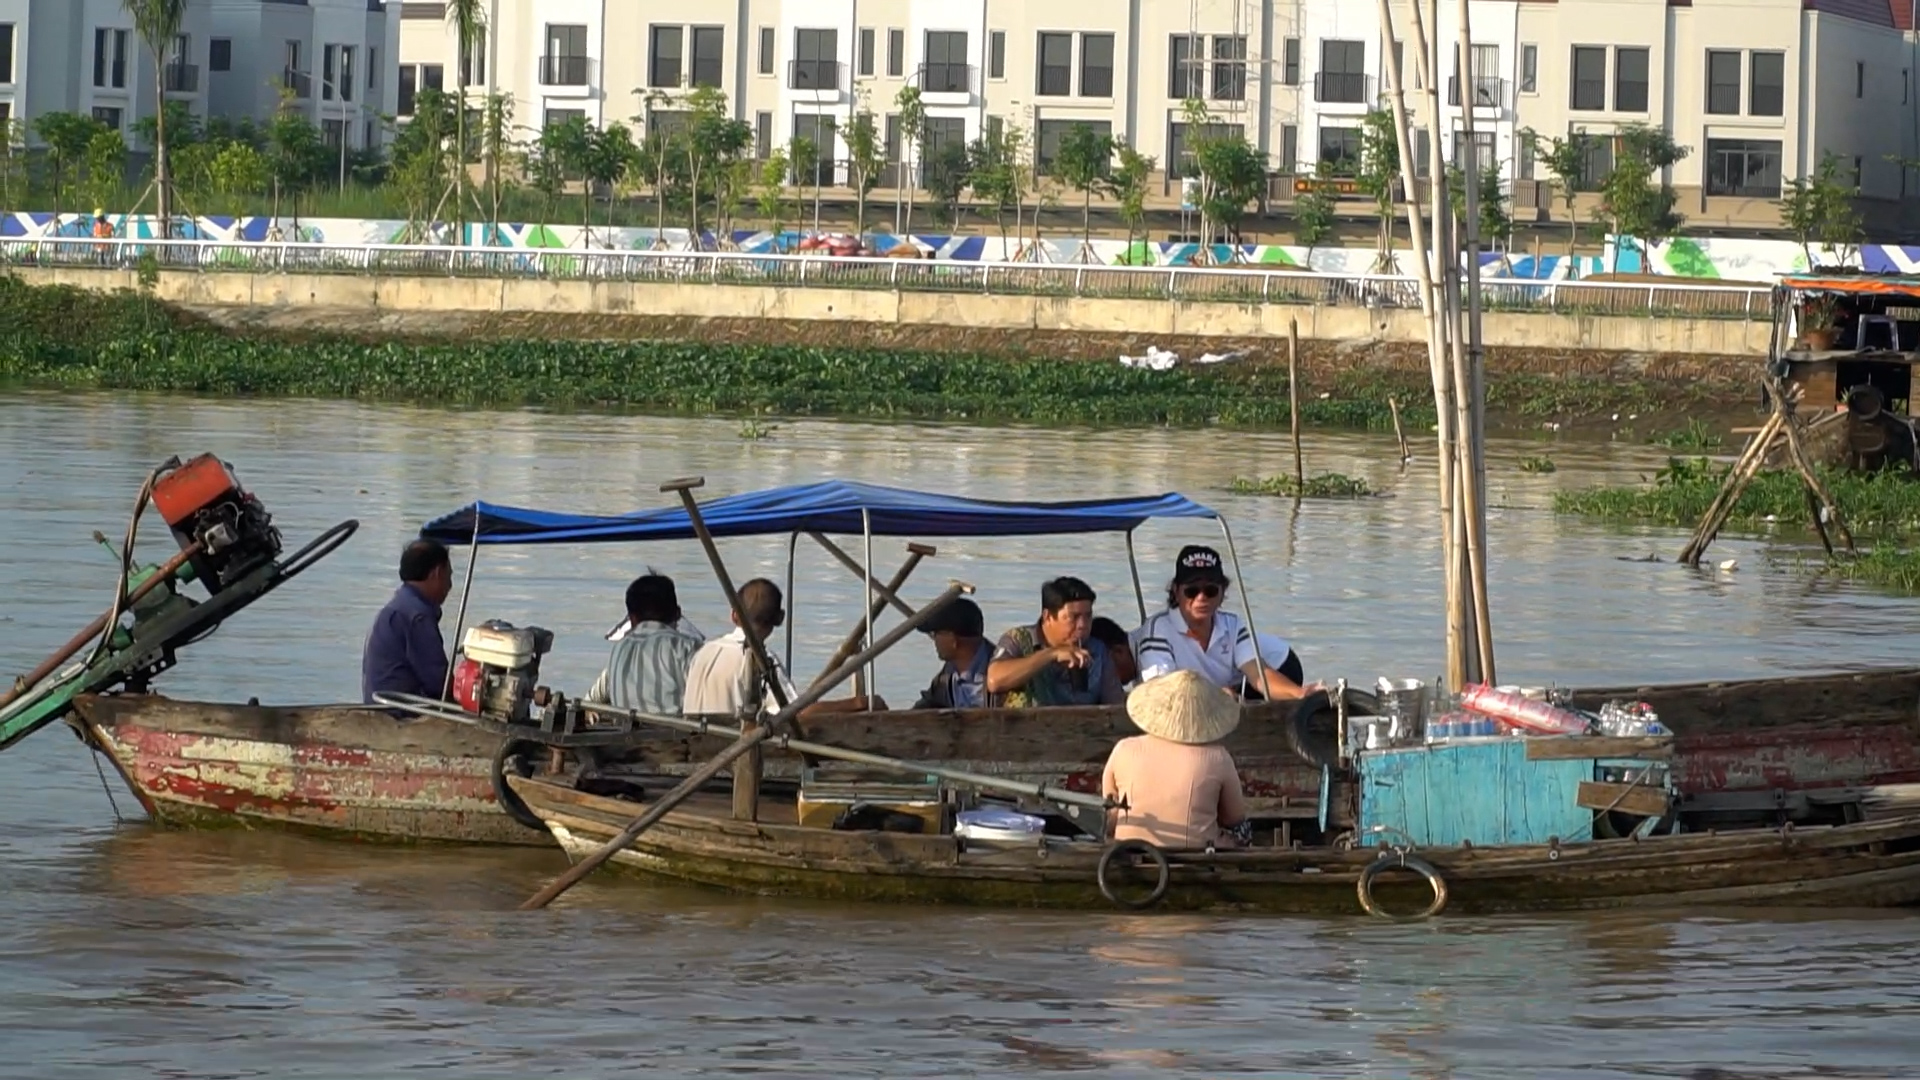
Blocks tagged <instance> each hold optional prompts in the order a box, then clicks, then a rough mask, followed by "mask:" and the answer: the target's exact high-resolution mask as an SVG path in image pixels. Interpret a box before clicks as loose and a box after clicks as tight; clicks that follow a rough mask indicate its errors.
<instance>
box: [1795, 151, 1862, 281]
mask: <svg viewBox="0 0 1920 1080" xmlns="http://www.w3.org/2000/svg"><path fill="white" fill-rule="evenodd" d="M1853 195H1854V189H1853V186H1852V185H1851V184H1848V183H1846V182H1845V181H1843V180H1841V179H1840V155H1838V154H1836V153H1834V152H1832V151H1831V150H1829V151H1827V152H1825V153H1823V154H1821V155H1820V165H1819V167H1818V168H1817V169H1815V170H1814V173H1813V175H1812V176H1803V177H1800V178H1798V179H1795V180H1789V181H1787V186H1786V191H1785V192H1784V193H1783V194H1782V195H1781V196H1780V222H1781V224H1783V225H1785V226H1786V227H1787V228H1788V229H1789V230H1791V231H1792V233H1793V238H1794V240H1795V241H1797V242H1798V243H1799V244H1800V250H1801V251H1803V252H1805V253H1806V256H1807V269H1809V270H1812V269H1815V268H1817V267H1818V266H1819V260H1817V259H1815V258H1814V254H1813V249H1814V245H1816V244H1818V245H1820V246H1821V247H1824V248H1826V249H1828V250H1829V251H1831V252H1833V253H1834V254H1835V255H1836V256H1837V257H1838V258H1839V260H1840V265H1842V266H1845V265H1847V264H1848V263H1849V262H1851V261H1852V259H1851V256H1852V255H1853V254H1854V253H1855V251H1856V250H1857V248H1858V245H1859V243H1860V240H1861V236H1862V233H1861V228H1860V211H1859V210H1857V209H1856V208H1855V207H1854V204H1853Z"/></svg>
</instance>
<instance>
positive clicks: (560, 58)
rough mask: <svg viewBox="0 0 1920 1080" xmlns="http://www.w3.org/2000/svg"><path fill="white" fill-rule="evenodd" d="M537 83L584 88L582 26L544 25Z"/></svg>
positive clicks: (584, 42) (584, 62) (584, 70)
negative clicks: (544, 51) (545, 49)
mask: <svg viewBox="0 0 1920 1080" xmlns="http://www.w3.org/2000/svg"><path fill="white" fill-rule="evenodd" d="M540 82H541V84H542V85H544V86H585V85H587V28H586V27H585V26H582V25H579V24H572V25H565V24H560V23H548V24H547V51H546V54H545V55H544V56H542V57H541V60H540ZM550 111H559V110H550Z"/></svg>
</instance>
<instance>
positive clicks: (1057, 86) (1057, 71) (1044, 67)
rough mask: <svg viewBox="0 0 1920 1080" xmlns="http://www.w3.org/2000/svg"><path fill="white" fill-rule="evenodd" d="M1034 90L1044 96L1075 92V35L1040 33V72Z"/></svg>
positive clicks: (1064, 95) (1065, 94)
mask: <svg viewBox="0 0 1920 1080" xmlns="http://www.w3.org/2000/svg"><path fill="white" fill-rule="evenodd" d="M1033 92H1034V93H1035V94H1038V95H1040V96H1042V97H1066V96H1068V95H1069V94H1072V93H1073V35H1072V34H1041V35H1040V74H1039V76H1038V77H1037V78H1036V79H1035V81H1034V85H1033Z"/></svg>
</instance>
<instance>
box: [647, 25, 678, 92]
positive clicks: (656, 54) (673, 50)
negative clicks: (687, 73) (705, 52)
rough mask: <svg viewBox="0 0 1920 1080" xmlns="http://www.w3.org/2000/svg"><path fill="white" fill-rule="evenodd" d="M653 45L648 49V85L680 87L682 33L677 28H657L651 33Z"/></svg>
mask: <svg viewBox="0 0 1920 1080" xmlns="http://www.w3.org/2000/svg"><path fill="white" fill-rule="evenodd" d="M650 34H651V43H650V45H649V46H648V49H647V85H648V86H658V87H678V86H679V85H680V59H681V56H682V55H683V53H682V51H681V46H682V44H683V43H682V41H681V34H682V31H681V29H680V28H679V27H677V26H656V27H653V28H652V30H651V31H650Z"/></svg>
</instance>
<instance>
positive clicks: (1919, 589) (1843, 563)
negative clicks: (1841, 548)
mask: <svg viewBox="0 0 1920 1080" xmlns="http://www.w3.org/2000/svg"><path fill="white" fill-rule="evenodd" d="M1794 562H1795V563H1796V564H1797V565H1798V567H1799V568H1800V569H1802V570H1810V571H1814V572H1819V573H1825V574H1830V575H1832V576H1834V577H1837V578H1842V579H1844V580H1847V581H1855V582H1858V583H1860V584H1862V585H1872V586H1875V587H1878V588H1882V589H1887V590H1890V591H1894V592H1904V593H1920V551H1913V550H1908V549H1902V548H1899V547H1896V546H1894V545H1891V544H1887V545H1881V546H1879V547H1875V548H1873V549H1871V550H1869V551H1866V552H1864V553H1862V554H1859V555H1848V554H1846V553H1845V552H1836V553H1835V554H1834V555H1833V557H1832V558H1801V559H1797V560H1794Z"/></svg>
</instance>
